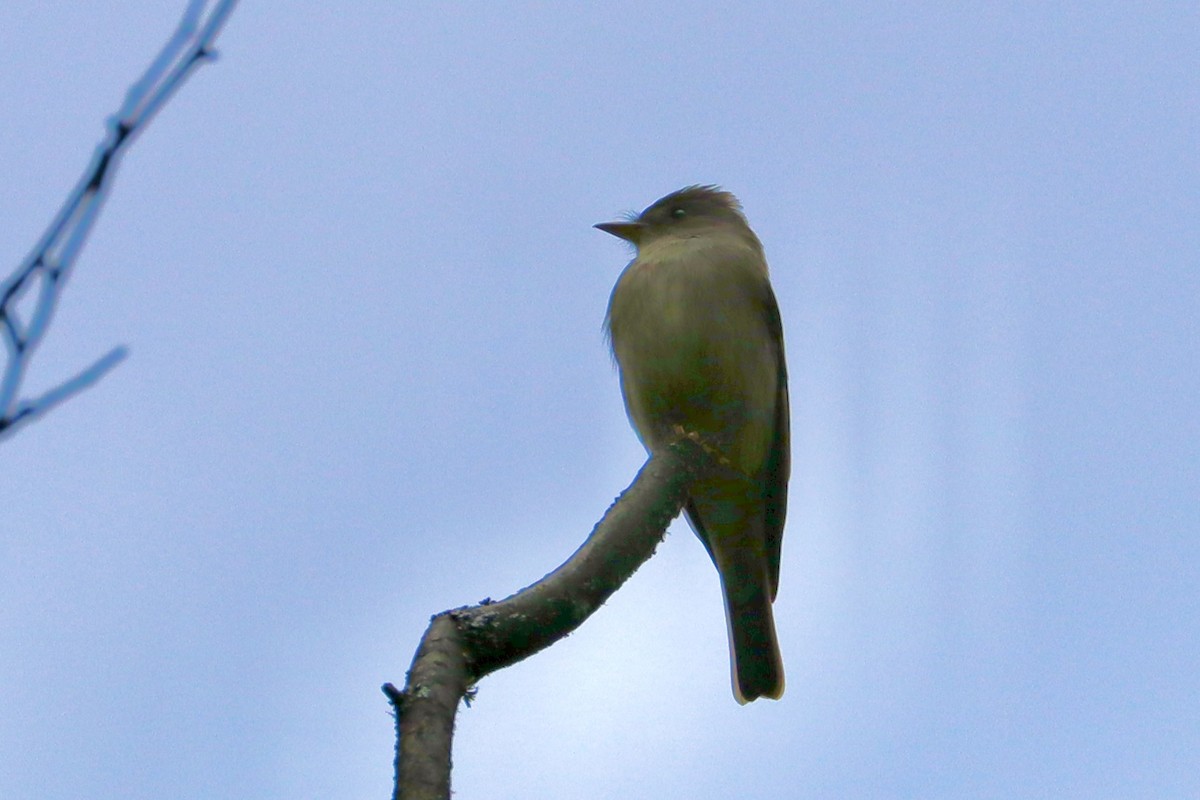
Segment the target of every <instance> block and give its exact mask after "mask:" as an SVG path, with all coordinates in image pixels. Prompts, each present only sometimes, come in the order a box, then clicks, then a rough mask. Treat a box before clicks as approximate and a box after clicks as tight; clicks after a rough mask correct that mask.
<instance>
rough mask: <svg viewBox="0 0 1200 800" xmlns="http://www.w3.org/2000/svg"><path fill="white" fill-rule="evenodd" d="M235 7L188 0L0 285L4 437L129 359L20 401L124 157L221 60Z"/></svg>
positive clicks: (110, 361)
mask: <svg viewBox="0 0 1200 800" xmlns="http://www.w3.org/2000/svg"><path fill="white" fill-rule="evenodd" d="M236 4H237V0H219V1H218V2H216V3H215V4H214V5H213V7H212V8H211V9H207V7H208V1H207V0H191V2H189V3H188V6H187V9H186V10H185V11H184V13H183V18H182V19H181V20H180V21H179V26H178V27H177V28H176V30H175V33H174V35H173V36H172V37H171V38H170V40H168V42H167V44H166V45H165V46H164V47H163V49H162V52H161V53H159V55H158V57H157V58H155V59H154V61H153V62H152V63H151V64H150V66H149V68H147V70H146V72H145V74H144V75H142V77H141V78H140V79H138V81H137V82H136V83H134V84H133V86H132V87H130V89H129V92H128V93H127V94H126V96H125V102H124V104H122V106H121V109H120V110H119V111H118V112H117V115H116V116H115V117H113V118H111V119H110V120H109V121H108V135H107V136H106V137H105V138H104V141H103V142H101V143H100V145H99V146H98V147H97V148H96V153H95V155H94V156H93V157H92V162H91V164H90V165H89V166H88V168H87V169H86V170H85V171H84V173H83V176H82V177H81V178H80V179H79V182H78V183H77V184H76V185H75V188H74V189H73V190H72V191H71V193H70V194H69V195H68V196H67V199H66V201H65V202H64V203H63V206H62V208H61V209H59V212H58V214H56V215H55V217H54V219H53V220H52V221H51V222H50V225H49V227H47V228H46V231H45V232H44V233H43V234H42V237H41V239H39V240H38V243H37V244H36V245H35V246H34V248H33V250H32V251H30V253H29V255H28V256H26V257H25V260H24V261H22V262H21V264H20V266H18V267H17V269H16V271H15V272H13V274H12V275H10V276H9V277H8V278H7V279H5V280H4V281H3V282H0V337H2V338H3V339H4V344H5V349H6V351H7V359H6V361H5V365H4V372H3V375H2V376H0V439H4V438H5V437H7V436H10V435H12V433H13V432H14V431H15V430H16V429H17V428H18V427H20V426H21V425H23V424H25V423H28V422H30V421H32V420H33V419H36V418H37V417H39V416H40V415H42V414H43V413H45V412H46V411H47V410H49V409H50V408H51V407H53V406H55V405H57V404H58V403H61V402H62V401H63V400H66V399H67V398H68V397H70V396H71V395H74V394H77V393H79V392H81V391H83V390H84V389H86V388H87V387H88V386H91V385H92V384H93V383H95V382H96V381H98V380H99V379H100V378H101V377H103V376H104V374H105V373H106V372H108V371H109V370H110V369H112V368H113V367H114V366H115V365H116V364H117V363H118V362H120V361H121V360H122V359H123V358H124V357H125V352H126V351H125V348H123V347H118V348H115V349H114V350H112V351H111V352H109V353H108V355H106V356H104V357H103V358H101V359H99V360H98V361H96V362H95V363H94V364H93V365H92V366H91V367H88V368H87V369H85V370H83V371H81V372H80V373H79V374H77V375H76V376H75V377H73V378H70V379H69V380H66V381H64V382H63V383H62V384H60V385H59V386H58V387H57V388H54V389H51V390H50V391H48V392H46V393H44V394H43V395H42V396H41V397H39V398H37V399H35V400H24V401H21V400H18V398H17V394H18V392H19V391H20V388H21V382H22V380H23V379H24V377H25V371H26V369H27V367H28V366H29V360H30V359H31V358H32V357H33V352H34V351H35V350H36V349H37V347H38V345H39V344H41V342H42V338H43V337H44V336H45V333H46V329H47V328H48V327H49V325H50V320H51V318H52V317H53V315H54V310H55V308H56V307H57V306H58V300H59V297H60V296H61V295H62V290H63V288H64V287H65V286H66V283H67V278H69V277H70V274H71V268H72V267H73V266H74V264H75V260H76V258H78V256H79V252H80V251H81V250H82V249H83V245H84V244H85V243H86V242H87V237H88V234H89V233H91V230H92V226H93V225H94V224H95V222H96V218H97V217H98V216H99V215H100V209H101V208H102V207H103V205H104V200H105V198H106V197H107V196H108V190H109V189H110V188H111V186H112V182H113V179H114V177H115V176H116V172H117V166H118V165H119V163H120V161H121V156H122V155H123V154H124V152H125V149H126V148H127V147H128V146H129V145H130V144H131V143H132V142H133V140H134V139H136V138H137V135H138V134H139V133H141V132H142V130H144V129H145V127H146V126H147V125H148V124H149V123H150V120H151V119H153V117H154V115H155V114H156V113H157V112H158V111H159V109H161V108H162V107H163V106H164V105H165V104H166V102H167V101H168V100H169V99H170V98H171V96H172V95H174V94H175V92H176V91H178V90H179V87H180V86H182V85H183V82H184V81H185V80H187V78H188V76H189V75H191V74H192V72H193V70H195V68H196V66H198V65H199V64H202V63H204V62H205V61H210V60H212V59H213V58H215V51H214V50H213V49H212V45H213V42H214V41H216V38H217V34H219V33H220V32H221V28H222V27H223V26H224V25H225V21H226V20H227V19H228V18H229V15H230V13H232V12H233V8H234V6H235V5H236ZM206 9H207V14H206ZM35 286H36V287H37V289H38V296H37V299H36V301H35V303H34V307H33V311H32V313H31V314H30V317H29V321H28V323H25V322H23V321H22V319H21V315H20V313H19V311H18V309H17V306H18V305H19V304H20V301H21V300H22V298H24V297H25V295H26V294H27V293H28V292H30V291H33V289H34V287H35Z"/></svg>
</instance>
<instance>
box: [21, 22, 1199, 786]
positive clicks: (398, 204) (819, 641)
mask: <svg viewBox="0 0 1200 800" xmlns="http://www.w3.org/2000/svg"><path fill="white" fill-rule="evenodd" d="M182 7H183V3H182V2H180V3H161V2H121V3H106V4H79V3H67V2H43V3H36V4H35V3H23V2H15V3H6V4H3V5H2V6H0V52H3V53H4V54H5V56H4V68H3V70H0V109H2V110H3V114H4V118H5V120H6V123H5V125H3V126H0V187H2V188H0V220H3V224H2V225H0V256H2V258H0V263H3V264H7V265H9V266H6V267H4V270H5V271H6V272H7V270H9V269H11V268H12V267H14V266H15V265H16V264H17V263H18V262H19V260H20V259H21V258H22V257H23V256H24V255H25V253H26V252H27V250H28V248H29V247H30V245H31V244H32V243H33V242H34V241H35V239H36V237H37V236H38V234H39V233H40V232H41V230H42V229H43V227H44V226H45V224H46V222H47V221H48V220H49V218H50V217H51V215H52V214H53V213H54V211H55V210H56V209H57V207H58V205H59V203H60V202H61V199H62V197H63V196H64V194H65V193H66V191H67V190H68V189H69V188H70V186H72V185H73V183H74V181H75V180H76V179H77V177H78V175H79V173H80V171H81V170H82V169H83V167H84V166H85V165H86V163H87V161H88V159H89V157H90V154H91V152H92V149H93V147H94V146H95V144H96V143H97V142H98V141H99V139H100V138H101V136H102V133H103V121H104V120H105V119H106V118H107V117H108V116H109V115H110V114H112V113H113V112H114V111H115V110H116V109H117V107H118V106H119V104H120V102H121V99H122V97H123V96H124V92H125V90H126V88H127V87H128V85H129V84H130V83H131V82H132V81H133V80H134V78H136V77H137V76H138V75H139V74H140V73H141V71H142V69H143V68H144V67H145V65H146V63H148V61H149V59H150V58H151V57H152V56H153V55H154V53H156V52H157V50H158V48H159V47H160V46H161V44H162V42H163V41H164V40H165V38H166V37H167V35H168V34H169V33H170V31H171V30H172V28H173V26H174V24H175V21H176V18H177V14H178V13H179V12H180V11H181V10H182ZM1198 33H1200V11H1197V10H1196V8H1195V7H1194V6H1192V5H1188V4H1171V3H1142V4H1126V3H1087V4H1084V3H1050V4H1047V3H1024V2H1017V3H980V4H971V5H963V6H957V7H955V8H954V9H951V10H947V9H946V8H944V7H942V6H934V5H927V6H912V5H908V6H905V5H897V4H893V3H849V4H793V5H788V6H782V5H779V4H753V3H751V4H742V5H738V6H737V7H736V9H734V8H733V7H727V6H725V5H723V4H712V3H688V4H682V3H680V4H676V3H667V4H657V5H655V6H653V7H652V8H651V7H647V6H646V5H645V4H633V3H621V2H618V3H610V4H607V5H606V6H604V8H603V10H600V9H597V8H588V9H585V8H583V7H582V6H576V5H572V4H548V3H512V4H503V5H499V4H497V5H495V6H487V7H484V8H480V7H477V6H473V5H463V6H446V5H445V4H418V5H416V6H408V5H397V4H394V3H384V2H364V3H357V4H353V6H352V7H346V6H339V7H337V8H336V9H334V7H333V6H331V5H330V4H325V3H309V2H296V3H290V4H287V7H286V9H285V8H284V7H283V6H282V5H280V4H264V3H244V4H243V5H242V6H240V7H239V9H238V10H237V11H236V12H235V14H234V16H233V18H232V19H231V20H230V22H229V24H228V26H227V28H226V30H225V33H224V34H223V35H222V37H221V40H220V42H219V47H220V50H221V54H222V56H221V59H220V60H219V61H218V62H217V63H216V64H213V65H208V66H205V67H204V68H202V69H201V70H200V71H199V72H198V73H197V74H196V75H195V76H194V77H193V79H192V81H191V82H190V83H189V84H188V85H187V86H186V87H185V88H184V90H183V91H182V92H181V94H180V95H179V96H178V97H177V98H176V99H175V100H174V101H173V102H172V103H171V105H170V106H168V108H167V109H166V110H165V112H164V113H163V114H162V115H161V116H160V117H159V118H158V119H156V120H155V122H154V124H153V126H152V127H151V128H150V129H149V130H148V131H147V132H146V134H145V135H144V137H143V138H141V139H140V140H139V141H138V142H137V143H136V144H135V145H134V147H133V149H132V150H131V151H130V153H129V154H128V156H127V157H126V159H125V160H124V162H123V166H122V172H121V174H120V175H119V176H118V179H117V182H116V185H115V188H114V190H113V192H112V195H111V197H110V199H109V202H108V205H107V207H106V208H105V211H104V215H103V217H102V219H101V221H100V223H99V226H98V228H97V229H96V231H95V233H94V235H93V237H92V240H91V242H90V244H89V246H88V248H87V249H86V251H85V252H84V255H83V257H82V259H81V260H80V262H79V264H78V267H77V270H76V273H75V275H74V277H73V278H72V281H71V284H70V286H69V288H68V290H67V293H66V296H65V297H64V300H63V302H62V305H61V307H60V310H59V313H58V315H57V317H56V319H55V323H54V327H53V330H52V331H51V333H50V335H49V337H48V339H47V341H46V343H45V345H44V346H43V348H42V350H41V351H40V352H39V353H38V356H37V358H36V360H35V363H34V366H33V368H32V370H31V372H30V375H29V379H28V384H27V385H28V388H29V393H31V394H32V393H36V392H38V391H40V390H44V389H46V388H49V387H50V386H51V385H53V384H55V383H56V382H57V381H59V380H61V379H63V378H65V377H67V376H69V375H71V374H73V373H74V371H76V370H78V369H80V368H82V367H83V366H85V365H86V364H88V363H90V362H91V360H92V359H94V358H96V357H98V356H99V355H101V354H102V353H104V352H106V351H107V350H108V349H109V348H110V347H112V346H114V345H117V344H126V345H128V346H129V348H130V351H131V355H130V357H129V359H128V360H127V361H126V362H125V363H123V364H122V365H121V366H120V367H119V368H118V369H117V370H116V371H115V372H114V373H112V374H111V375H109V376H108V377H107V378H106V379H105V380H104V381H103V382H102V383H101V384H100V385H99V386H97V387H96V388H94V389H92V390H90V391H89V392H87V393H86V394H84V395H82V396H80V397H78V398H75V399H74V400H72V401H71V402H69V403H68V404H67V405H65V406H64V407H62V408H60V409H58V410H56V411H54V412H53V413H52V414H51V415H50V416H48V417H46V418H45V419H43V420H42V421H40V422H38V423H37V424H35V425H33V426H30V427H28V428H26V429H25V430H23V431H22V432H20V433H19V434H18V435H16V436H15V437H13V438H11V439H9V440H6V441H4V442H3V443H0V508H3V509H4V512H3V519H4V523H3V525H2V526H0V653H2V654H3V657H2V658H0V695H2V696H3V697H4V702H3V704H2V705H0V752H3V753H5V757H4V759H2V761H0V797H4V798H39V800H51V799H52V798H67V797H71V798H75V797H122V798H141V797H146V798H149V797H162V796H168V795H170V796H183V797H203V798H244V797H260V798H271V797H295V796H299V797H367V796H385V794H386V793H387V792H388V791H390V781H391V747H392V726H391V720H390V718H389V717H388V715H387V706H386V702H385V700H384V698H383V696H382V694H380V692H379V689H378V687H379V685H380V684H381V683H383V682H384V681H393V682H396V683H399V682H401V681H402V680H403V677H404V671H405V669H406V668H407V666H408V664H409V661H410V659H411V656H412V653H413V650H414V648H415V646H416V643H417V640H418V638H419V636H420V634H421V632H422V630H423V629H424V627H425V624H426V622H427V619H428V617H429V616H430V615H431V614H433V613H435V612H437V611H439V610H442V609H444V608H448V607H451V606H456V605H461V604H464V603H471V602H476V601H478V600H480V599H482V598H484V597H488V596H491V597H500V596H504V595H506V594H508V593H510V592H512V591H515V590H516V589H519V588H521V587H522V586H525V585H526V584H528V583H530V582H532V581H534V580H536V579H537V578H539V577H541V576H542V575H543V574H545V573H546V572H548V571H549V570H550V569H552V568H553V567H554V566H556V565H557V564H558V563H559V562H560V561H561V560H562V559H563V558H565V557H566V556H567V555H569V554H570V553H571V552H572V551H573V550H574V549H575V547H576V546H577V545H578V543H579V542H580V541H581V540H582V538H583V537H584V536H585V535H586V534H587V532H588V531H589V530H590V529H591V526H592V525H593V523H594V522H595V520H596V519H597V518H598V517H599V516H600V515H601V514H602V513H603V511H604V509H605V508H606V507H607V505H608V503H609V502H610V500H611V499H612V497H613V496H615V494H616V493H618V492H619V491H620V490H621V489H623V488H624V487H625V486H626V485H627V484H628V483H629V482H630V480H631V479H632V477H633V475H634V474H635V472H636V470H637V469H638V468H639V467H640V465H641V464H642V462H643V458H644V454H643V453H642V451H641V448H640V446H639V444H638V443H637V440H636V438H635V437H634V435H633V434H632V432H630V430H629V428H628V424H627V422H626V420H625V416H624V411H623V409H622V406H621V402H620V397H619V393H618V388H617V381H616V376H615V373H614V371H613V369H612V366H611V363H610V360H609V356H608V354H607V352H606V350H605V347H604V343H603V339H602V336H601V331H600V324H601V320H602V318H603V313H604V308H605V304H606V302H607V299H608V293H609V291H610V289H611V286H612V284H613V282H614V281H615V279H616V276H617V275H618V273H619V271H620V269H621V268H622V267H623V265H624V264H625V262H626V261H627V260H628V258H629V253H628V252H627V251H626V250H625V249H623V248H622V246H621V244H620V243H619V242H617V241H615V240H613V239H612V238H611V237H607V236H605V235H604V234H602V233H600V232H598V231H595V230H593V229H592V228H591V227H590V226H591V225H592V223H594V222H598V221H601V220H606V219H610V218H612V217H613V216H614V215H615V214H618V213H620V212H623V211H627V210H631V209H640V208H642V207H644V206H645V205H647V204H648V203H650V202H651V201H653V200H654V199H656V198H657V197H659V196H661V195H663V194H665V193H667V192H669V191H672V190H674V189H677V188H679V187H681V186H684V185H687V184H691V183H719V184H721V185H723V186H725V187H726V188H728V189H729V190H731V191H733V192H734V193H735V194H737V195H738V196H739V197H740V198H741V199H742V201H743V204H744V205H745V208H746V212H747V214H748V216H749V219H750V221H751V222H752V224H753V225H754V227H755V229H756V231H757V232H758V233H759V235H760V237H761V238H762V240H763V242H764V245H765V247H766V250H767V255H768V258H769V260H770V263H771V266H772V270H773V276H774V277H773V279H774V284H775V289H776V293H777V295H778V297H779V302H780V307H781V311H782V316H783V320H784V327H785V336H786V344H787V349H788V360H789V368H790V372H791V393H792V408H793V446H794V454H793V460H794V477H793V482H792V503H791V507H790V510H789V517H788V527H787V532H786V536H785V539H784V555H783V567H782V576H781V588H780V595H779V600H778V602H777V604H776V618H777V622H778V625H779V630H780V639H781V643H782V648H783V652H784V659H785V663H786V665H787V675H788V690H787V694H786V695H785V697H784V699H783V700H782V701H781V702H778V703H770V702H759V703H755V704H753V705H751V706H748V707H745V708H742V707H739V706H737V705H736V704H735V703H734V701H733V699H732V697H731V696H730V691H729V686H728V664H727V654H726V648H725V641H724V640H725V626H724V620H723V616H722V611H721V605H720V594H719V590H718V585H717V580H716V575H715V572H714V571H713V569H712V567H711V564H710V563H709V562H708V559H707V556H706V555H705V553H704V551H703V548H702V547H701V546H700V545H699V544H698V542H696V541H695V539H694V537H693V536H692V534H691V533H690V532H689V531H688V530H687V528H686V526H685V525H684V524H683V523H677V524H676V525H675V526H674V527H673V528H672V532H671V533H670V535H669V536H668V538H667V540H666V542H665V544H664V545H663V546H662V547H661V548H660V550H659V553H658V555H657V556H656V557H655V558H654V559H652V560H651V562H650V563H649V564H648V565H647V566H646V567H644V568H643V569H642V570H641V571H640V572H639V573H638V574H637V575H636V576H635V577H634V578H633V579H632V580H631V581H630V583H629V584H628V585H627V586H626V587H624V588H623V589H622V590H621V591H620V592H619V593H618V594H617V595H616V596H615V597H614V598H613V599H612V600H611V601H610V602H609V603H608V604H607V605H606V606H605V608H603V609H602V610H601V611H600V612H599V613H598V614H597V615H596V616H595V617H594V618H593V619H591V620H589V621H588V622H587V623H586V624H585V625H584V626H583V628H582V629H581V630H580V631H578V632H577V633H576V634H574V635H573V636H571V637H570V638H569V639H567V640H566V641H564V642H562V643H560V644H559V645H557V646H555V647H554V648H552V649H550V650H549V651H547V652H545V653H542V654H540V655H538V656H536V657H534V658H532V659H530V660H528V661H526V662H525V663H522V664H520V665H518V666H515V667H513V668H510V669H509V670H506V671H504V672H502V673H499V674H497V675H494V676H492V677H489V678H487V679H486V680H485V681H484V682H483V683H482V684H481V687H480V690H481V691H480V696H479V700H478V702H477V703H476V704H474V706H473V707H472V708H470V709H468V710H465V711H463V712H462V713H461V714H460V716H459V721H458V733H457V738H456V742H455V776H454V779H455V789H456V796H457V797H461V798H474V797H494V798H524V797H531V796H555V797H562V798H576V797H578V798H585V797H586V798H592V797H613V796H621V797H627V798H660V797H663V796H689V797H695V798H709V797H712V798H717V797H728V796H731V795H736V796H739V797H768V796H770V797H776V796H792V797H840V798H874V797H922V798H942V797H944V798H959V797H968V796H970V797H1030V798H1034V797H1047V798H1049V797H1123V798H1124V797H1155V798H1174V797H1194V796H1197V795H1198V794H1200V778H1197V773H1196V770H1195V753H1196V752H1198V751H1200V686H1198V682H1200V681H1198V679H1197V677H1196V676H1197V675H1198V674H1200V636H1198V634H1200V589H1197V586H1198V585H1200V539H1198V538H1197V535H1196V532H1197V529H1198V528H1200V492H1198V491H1197V487H1200V413H1198V411H1197V407H1196V406H1197V403H1196V398H1197V397H1198V396H1200V368H1198V367H1200V323H1198V322H1197V320H1198V319H1200V255H1198V254H1200V234H1198V230H1200V226H1198V225H1197V220H1200V148H1198V147H1197V146H1196V143H1197V140H1198V138H1200V77H1198V76H1200V51H1198V49H1197V48H1196V41H1197V34H1198Z"/></svg>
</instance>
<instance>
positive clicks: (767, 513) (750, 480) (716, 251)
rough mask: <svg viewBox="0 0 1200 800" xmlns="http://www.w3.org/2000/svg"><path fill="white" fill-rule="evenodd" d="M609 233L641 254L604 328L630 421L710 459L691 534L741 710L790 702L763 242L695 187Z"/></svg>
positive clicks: (779, 384)
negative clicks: (721, 615) (713, 589)
mask: <svg viewBox="0 0 1200 800" xmlns="http://www.w3.org/2000/svg"><path fill="white" fill-rule="evenodd" d="M596 227H597V228H599V229H600V230H602V231H604V232H606V233H611V234H612V235H613V236H618V237H620V238H622V239H625V240H626V241H629V242H632V243H633V244H634V245H635V246H636V248H637V256H636V257H635V258H634V259H633V261H631V262H630V263H629V266H627V267H626V268H625V271H624V272H622V273H621V277H620V278H618V279H617V284H616V286H615V287H614V288H613V292H612V297H611V298H610V299H609V304H608V316H607V319H606V320H605V327H606V330H607V333H608V338H609V342H610V344H611V345H612V351H613V357H614V359H615V360H616V362H617V368H618V370H619V372H620V376H621V391H622V394H623V395H624V398H625V409H626V411H627V412H628V414H629V420H630V422H631V423H632V424H633V428H634V430H635V431H636V433H637V435H638V437H639V438H640V439H641V440H642V444H644V445H645V446H646V449H647V450H648V451H650V452H651V453H653V452H655V451H656V450H659V449H661V448H665V447H667V446H669V445H670V444H671V443H672V442H674V441H676V440H678V439H679V438H681V437H684V436H687V437H690V438H693V439H695V440H696V441H698V442H699V443H700V444H701V445H702V446H704V448H705V449H706V450H707V451H708V453H709V454H710V455H711V456H713V458H712V459H711V465H710V467H709V468H708V469H707V470H705V472H703V473H702V474H701V476H700V477H699V478H698V479H697V480H696V481H695V482H694V483H693V485H692V487H691V491H690V497H689V500H688V502H687V505H686V506H685V507H684V510H685V513H686V515H687V518H688V522H689V523H690V524H691V526H692V529H693V530H694V531H695V532H696V535H697V536H698V537H700V541H701V542H703V543H704V546H705V547H706V548H707V549H708V554H709V556H711V557H712V560H713V563H714V564H716V567H717V571H718V572H719V573H720V576H721V587H722V589H723V591H724V594H725V613H726V617H727V622H728V627H729V645H730V653H731V660H732V670H733V693H734V697H736V698H737V700H738V702H739V703H747V702H749V701H751V700H754V699H756V698H759V697H770V698H774V699H779V697H780V696H782V695H783V662H782V659H781V658H780V655H779V645H778V642H777V641H776V637H775V621H774V618H773V617H772V615H771V603H772V602H773V601H774V599H775V594H776V590H777V588H778V584H779V552H780V543H781V540H782V537H783V520H784V514H785V511H786V508H787V483H788V474H789V471H790V455H789V445H788V391H787V365H786V363H785V362H784V355H783V328H782V325H781V323H780V320H779V307H778V305H777V304H776V302H775V294H774V292H772V290H771V284H770V281H769V279H768V276H767V262H766V259H765V258H764V256H763V249H762V244H761V243H760V242H759V240H758V237H757V236H755V235H754V231H752V230H750V226H749V225H748V224H747V223H746V218H745V217H744V216H743V215H742V210H741V205H740V204H739V203H738V201H737V198H735V197H734V196H733V195H732V194H730V193H728V192H725V191H722V190H720V189H719V188H717V187H715V186H689V187H687V188H685V189H680V190H679V191H677V192H674V193H672V194H669V195H667V196H666V197H664V198H662V199H661V200H659V201H657V202H655V203H654V204H653V205H651V206H650V207H649V208H647V209H646V210H645V211H643V212H642V213H641V214H638V215H637V216H635V217H632V218H631V219H629V220H625V221H621V222H602V223H600V224H598V225H596Z"/></svg>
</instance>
